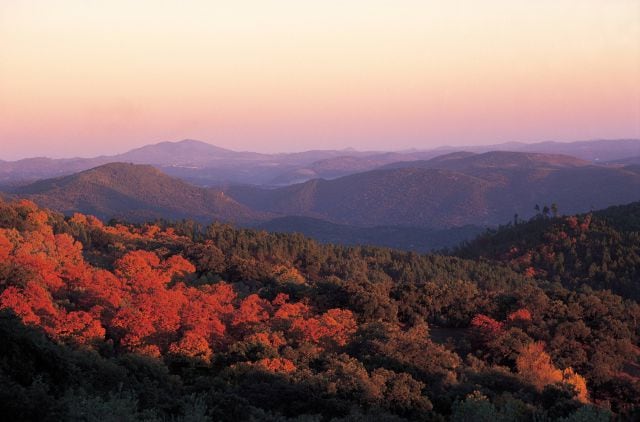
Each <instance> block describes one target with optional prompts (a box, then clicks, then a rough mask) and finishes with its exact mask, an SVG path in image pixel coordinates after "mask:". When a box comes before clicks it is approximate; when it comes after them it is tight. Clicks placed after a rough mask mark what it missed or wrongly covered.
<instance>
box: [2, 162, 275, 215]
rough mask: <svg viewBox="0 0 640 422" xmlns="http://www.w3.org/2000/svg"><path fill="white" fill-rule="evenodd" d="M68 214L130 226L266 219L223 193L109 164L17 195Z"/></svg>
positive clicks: (150, 170)
mask: <svg viewBox="0 0 640 422" xmlns="http://www.w3.org/2000/svg"><path fill="white" fill-rule="evenodd" d="M12 193H13V195H15V196H19V197H26V198H29V199H32V200H33V201H35V202H36V203H38V204H41V205H42V206H46V207H51V208H54V209H56V210H58V211H61V212H63V213H65V214H70V213H73V212H83V213H89V214H93V215H96V216H98V217H101V218H112V217H116V218H126V219H128V220H131V221H144V220H153V219H156V218H170V219H181V218H192V219H196V220H199V221H207V222H208V221H211V220H222V221H232V222H249V221H255V220H258V219H261V218H263V216H262V215H261V214H260V213H254V212H253V211H251V210H249V209H248V208H247V207H245V206H243V205H241V204H239V203H237V202H236V201H234V200H233V199H231V198H229V197H228V196H226V195H225V194H224V193H222V192H220V191H214V190H210V189H205V188H200V187H196V186H192V185H189V184H188V183H185V182H183V181H182V180H179V179H175V178H172V177H169V176H167V175H166V174H163V173H162V172H160V171H159V170H157V169H156V168H154V167H151V166H148V165H137V164H123V163H110V164H105V165H102V166H99V167H96V168H93V169H90V170H86V171H83V172H80V173H77V174H73V175H70V176H64V177H60V178H55V179H46V180H41V181H38V182H35V183H33V184H30V185H27V186H22V187H20V188H17V189H14V190H13V192H12Z"/></svg>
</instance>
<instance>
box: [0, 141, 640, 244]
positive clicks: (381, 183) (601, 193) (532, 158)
mask: <svg viewBox="0 0 640 422" xmlns="http://www.w3.org/2000/svg"><path fill="white" fill-rule="evenodd" d="M619 143H620V144H621V145H623V147H624V148H626V150H628V151H631V149H632V147H633V144H632V143H630V142H628V141H620V142H619ZM578 144H579V145H580V148H578V150H586V147H585V145H583V144H580V143H578ZM601 144H602V143H601V142H595V143H594V146H592V147H591V149H589V150H588V151H591V152H593V151H599V150H600V149H601V147H602V145H601ZM554 145H555V144H554ZM589 145H590V144H589ZM611 145H612V148H613V147H614V145H617V143H616V142H613V141H612V143H611ZM636 145H640V142H636ZM564 147H565V148H566V147H567V146H564ZM624 148H623V150H624ZM345 152H349V153H351V154H352V155H351V156H350V157H349V158H345V157H344V156H343V155H340V154H344V153H345ZM367 154H369V153H358V152H354V151H309V152H305V153H297V154H288V155H286V160H289V162H293V161H295V162H298V163H307V164H305V165H308V164H311V166H312V167H313V166H318V167H316V168H324V169H325V170H324V171H330V172H333V173H332V174H334V175H335V174H339V173H340V172H342V171H344V169H346V168H351V171H353V172H354V173H353V174H349V175H346V176H341V177H338V178H333V179H330V180H327V179H312V180H309V181H306V182H303V183H298V184H292V185H288V186H284V187H278V188H273V187H271V188H269V187H265V186H259V185H246V184H244V185H239V184H232V183H229V184H225V185H218V187H201V186H196V185H194V184H192V183H190V182H189V181H190V180H192V179H193V178H194V177H201V180H204V179H207V177H209V176H208V175H211V174H213V173H212V172H214V170H215V172H220V173H221V172H224V171H225V169H226V168H227V167H225V166H229V165H234V163H235V164H237V163H239V162H240V161H238V160H243V162H244V163H245V164H246V165H247V166H248V165H249V164H247V163H253V164H254V167H253V168H254V170H255V172H254V173H253V174H254V175H255V174H257V173H256V172H260V171H262V170H260V169H264V168H263V167H262V165H263V164H264V163H265V161H264V160H265V159H266V158H265V157H270V158H269V159H273V158H274V157H279V156H267V155H265V154H256V153H238V152H234V151H229V150H225V149H222V148H217V147H214V146H211V145H208V144H203V143H200V142H197V141H183V142H179V143H163V144H158V145H153V146H147V147H143V148H140V149H137V150H133V151H131V152H129V153H127V154H124V155H123V156H119V158H123V159H128V160H130V161H133V162H141V161H147V162H152V163H153V164H154V165H153V166H152V165H147V164H121V163H108V164H103V165H99V166H97V167H94V168H92V169H89V170H84V171H81V172H78V173H74V174H71V175H66V176H59V177H55V178H51V179H43V180H38V181H36V182H33V183H25V184H19V185H17V186H12V187H9V188H5V189H4V191H5V195H8V196H13V197H26V198H29V199H32V200H34V201H35V202H36V203H38V204H40V205H42V206H46V207H50V208H52V209H55V210H58V211H60V212H63V213H65V214H71V213H73V212H82V213H89V214H94V215H96V216H99V217H100V218H103V219H110V218H120V219H125V220H129V221H136V222H141V221H149V220H156V219H174V220H175V219H193V220H196V221H198V222H201V223H208V222H210V221H212V220H217V221H225V222H234V223H237V224H240V225H244V226H251V227H261V228H264V229H266V230H271V231H286V232H293V231H298V232H302V233H304V234H306V235H309V236H312V237H314V238H316V239H318V240H320V241H323V242H336V243H342V244H348V245H352V244H375V245H384V246H390V247H395V248H401V249H410V250H416V251H427V250H431V249H437V248H444V247H452V246H455V245H456V244H457V243H458V242H460V241H462V240H465V239H468V238H470V237H471V236H473V235H475V234H477V233H478V232H479V231H481V230H482V229H483V228H484V227H487V226H489V227H491V226H496V225H499V224H504V223H505V222H508V221H512V220H514V217H515V216H516V215H517V216H518V217H517V218H520V219H527V218H529V217H531V216H533V215H534V206H535V205H538V204H539V205H544V204H546V205H551V204H552V203H556V204H558V206H559V208H560V212H561V213H563V214H571V213H580V212H586V211H589V210H592V209H598V208H604V207H607V206H611V205H617V204H623V203H629V202H632V201H636V200H640V167H639V166H637V165H633V164H632V165H624V163H613V164H606V165H600V164H594V163H593V162H592V161H588V160H584V159H581V158H576V157H571V156H567V155H561V154H552V153H544V154H542V153H531V152H513V151H511V152H508V151H491V152H484V153H476V152H470V151H456V152H453V153H447V154H443V155H439V156H436V157H432V158H429V159H418V160H413V161H407V160H404V161H402V160H401V161H394V162H390V163H384V161H385V160H386V159H392V158H398V155H402V154H399V153H398V154H397V153H386V155H385V154H379V155H375V156H371V155H367ZM407 154H409V153H407ZM417 154H418V155H420V156H422V157H423V158H424V157H425V156H426V155H428V154H431V152H429V153H426V152H420V153H417ZM194 155H197V156H198V160H199V161H194V160H195V159H194V158H193V157H194ZM610 155H611V154H609V156H610ZM318 157H323V158H322V159H321V160H318V161H311V160H314V159H316V158H318ZM376 157H377V158H376ZM381 157H385V158H384V159H383V158H381ZM280 158H281V159H282V157H280ZM405 158H406V156H405ZM102 159H107V158H106V157H102V158H100V160H102ZM169 159H172V160H173V163H174V164H172V166H171V167H163V165H162V164H161V163H163V162H166V161H167V160H169ZM96 160H97V159H96ZM215 160H218V161H217V162H219V165H220V167H216V168H215V169H213V170H212V169H206V168H205V169H203V168H201V167H199V165H201V164H202V163H207V164H206V165H209V164H211V163H212V162H213V161H215ZM68 162H69V163H75V164H74V166H77V162H76V161H74V160H70V161H68ZM47 163H51V161H47ZM314 163H315V164H314ZM363 163H365V164H366V165H365V166H364V167H362V166H360V165H361V164H363ZM6 164H7V163H6V162H4V163H0V167H1V166H2V165H6ZM9 164H11V163H9ZM14 164H15V163H14ZM369 165H371V166H374V165H375V166H376V169H374V170H368V171H362V172H357V170H360V169H362V168H366V167H367V166H369ZM74 166H71V168H75V167H74ZM276 167H277V166H276ZM44 169H45V170H46V171H48V170H51V167H46V166H45V167H44ZM47 169H48V170H47ZM159 169H161V170H159ZM168 169H173V170H176V169H181V170H180V171H182V170H184V171H188V172H191V173H190V174H191V176H189V177H187V178H186V179H185V178H178V177H177V176H175V174H174V173H171V172H170V174H165V173H164V171H165V170H168ZM241 169H242V166H240V167H239V169H236V170H237V171H240V170H241ZM45 170H43V171H45ZM11 174H13V175H14V176H15V174H14V173H11ZM17 174H20V172H19V171H18V172H17ZM197 175H199V176H197ZM12 177H13V176H12ZM285 179H286V178H285Z"/></svg>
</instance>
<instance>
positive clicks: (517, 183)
mask: <svg viewBox="0 0 640 422" xmlns="http://www.w3.org/2000/svg"><path fill="white" fill-rule="evenodd" d="M397 166H398V167H399V168H388V169H381V170H375V171H369V172H364V173H358V174H354V175H349V176H345V177H341V178H338V179H334V180H329V181H328V180H322V179H317V180H312V181H309V182H306V183H302V184H298V185H292V186H288V187H284V188H279V189H271V190H268V189H260V188H256V187H231V188H229V189H228V190H227V192H228V193H229V195H231V196H232V197H233V198H235V199H237V200H238V201H239V202H241V203H244V204H246V205H247V206H249V207H251V208H253V209H256V210H262V211H269V212H274V213H279V214H285V215H300V216H307V217H314V218H322V219H327V220H329V221H332V222H335V223H340V224H352V225H362V226H376V225H404V226H420V227H431V228H442V227H448V226H461V225H466V224H475V225H493V224H501V223H504V222H505V221H509V220H511V219H512V218H513V216H514V214H519V215H520V216H521V217H525V218H526V217H528V216H531V215H532V214H533V208H534V206H535V205H536V204H552V203H557V204H558V205H559V206H560V209H561V210H562V212H565V213H575V212H584V211H588V210H589V209H593V208H604V207H607V206H611V205H616V204H621V203H626V202H630V201H634V200H638V199H640V173H638V172H637V171H634V169H632V168H620V167H605V166H594V165H590V164H589V163H587V162H585V161H582V160H579V159H576V158H573V157H568V156H562V155H546V154H532V153H513V152H491V153H486V154H477V155H469V154H459V153H457V154H456V155H455V156H450V157H439V158H437V159H434V160H428V161H418V162H409V163H398V164H397Z"/></svg>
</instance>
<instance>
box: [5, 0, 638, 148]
mask: <svg viewBox="0 0 640 422" xmlns="http://www.w3.org/2000/svg"><path fill="white" fill-rule="evenodd" d="M621 137H627V138H628V137H640V2H638V1H634V0H629V1H625V0H616V1H600V0H582V1H579V2H578V1H575V0H538V1H535V2H532V1H529V0H526V1H525V0H523V1H516V0H485V1H482V2H478V1H477V0H467V1H442V2H440V1H427V0H402V1H398V0H393V1H391V0H388V1H382V0H366V1H365V0H362V1H360V0H352V1H348V2H345V1H338V0H324V1H322V2H320V1H319V2H311V1H300V0H255V1H249V0H238V1H232V2H228V1H224V2H223V1H220V2H217V1H204V0H202V1H196V0H193V1H178V0H165V1H158V0H153V1H152V0H138V1H135V2H132V1H124V0H115V1H108V2H102V1H89V0H41V1H37V0H35V1H17V0H15V1H14V0H3V1H2V2H0V144H1V146H2V149H1V150H0V159H17V158H21V157H26V156H34V155H47V156H55V157H60V156H76V155H78V156H90V155H97V154H105V153H117V152H123V151H126V150H128V149H130V148H133V147H137V146H141V145H144V144H149V143H155V142H160V141H166V140H180V139H184V138H192V139H199V140H203V141H206V142H210V143H213V144H216V145H219V146H222V147H226V148H231V149H237V150H254V151H265V152H276V151H299V150H304V149H312V148H313V149H315V148H346V147H355V148H358V149H394V150H397V149H403V148H430V147H434V146H440V145H445V144H448V145H470V144H482V143H498V142H505V141H525V142H534V141H543V140H560V141H569V140H583V139H594V138H621Z"/></svg>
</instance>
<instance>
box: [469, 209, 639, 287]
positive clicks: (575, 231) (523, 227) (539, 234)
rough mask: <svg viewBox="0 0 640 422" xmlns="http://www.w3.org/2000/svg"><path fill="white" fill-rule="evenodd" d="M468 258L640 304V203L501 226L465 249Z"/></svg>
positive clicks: (540, 217)
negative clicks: (505, 264)
mask: <svg viewBox="0 0 640 422" xmlns="http://www.w3.org/2000/svg"><path fill="white" fill-rule="evenodd" d="M457 254H458V255H459V256H461V257H464V258H469V259H478V258H488V259H493V260H496V261H497V260H499V261H503V262H508V263H509V264H510V266H511V267H512V268H513V269H514V270H516V271H518V272H521V273H524V274H529V275H531V276H534V275H535V276H538V277H541V278H545V279H548V280H556V281H561V282H562V283H564V284H565V285H567V286H569V287H571V288H575V287H577V286H579V285H580V284H587V285H589V286H591V287H592V288H597V289H610V290H612V291H613V292H615V293H616V294H619V295H622V296H624V297H628V298H631V299H634V300H639V299H640V202H634V203H631V204H628V205H622V206H615V207H611V208H607V209H605V210H601V211H597V212H594V213H590V214H583V215H578V216H570V217H558V218H549V217H545V216H544V215H542V214H541V215H538V216H537V217H535V218H533V219H532V220H530V221H528V222H524V223H520V224H516V225H515V226H514V225H508V226H504V227H501V228H500V229H499V230H497V231H494V232H490V233H487V234H485V235H482V236H479V237H478V238H477V239H475V240H473V241H472V242H469V243H468V244H466V245H464V246H463V247H461V248H460V249H459V250H458V251H457Z"/></svg>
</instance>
